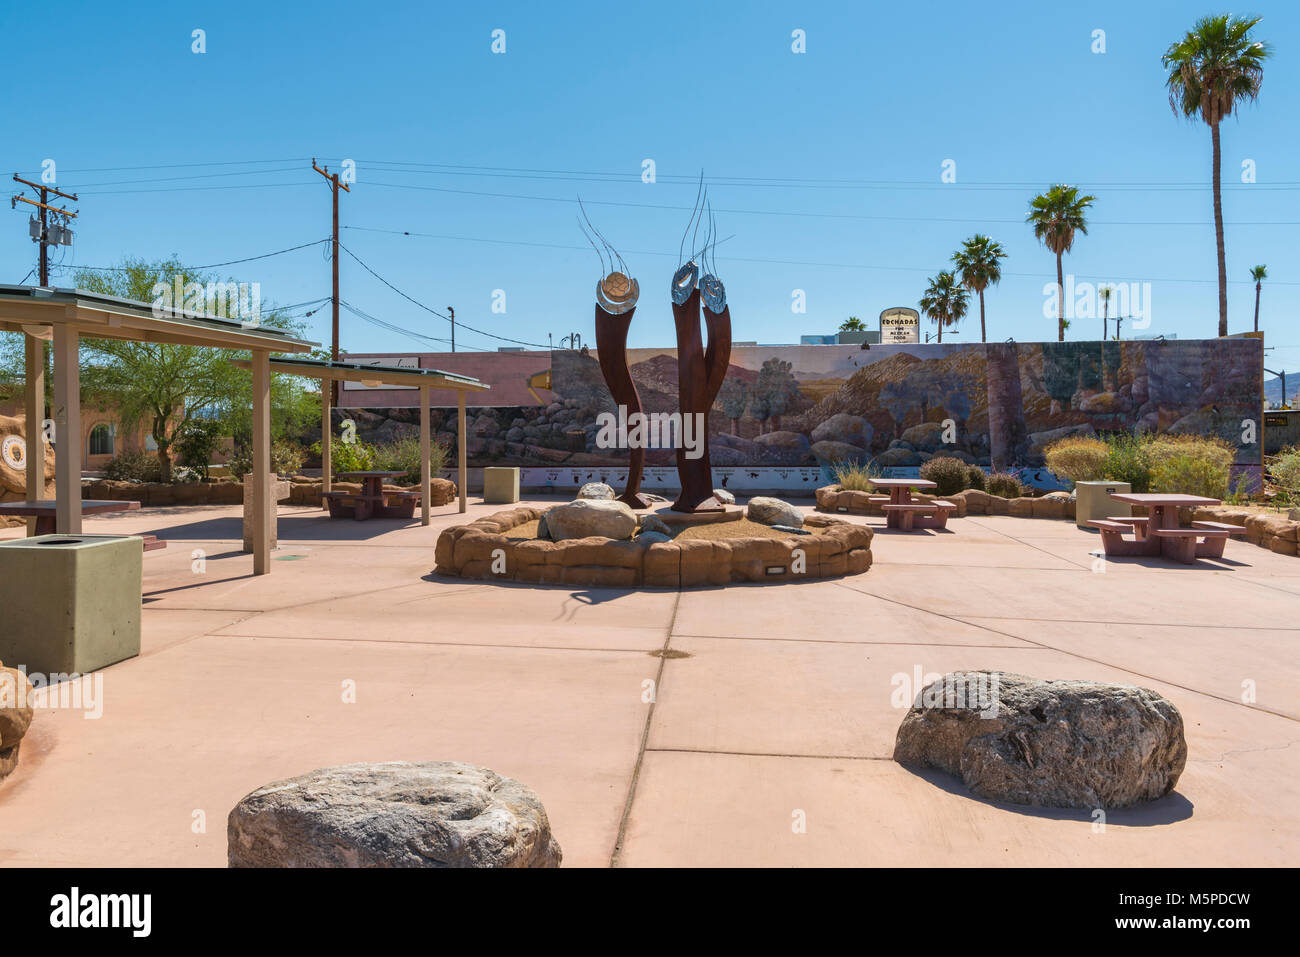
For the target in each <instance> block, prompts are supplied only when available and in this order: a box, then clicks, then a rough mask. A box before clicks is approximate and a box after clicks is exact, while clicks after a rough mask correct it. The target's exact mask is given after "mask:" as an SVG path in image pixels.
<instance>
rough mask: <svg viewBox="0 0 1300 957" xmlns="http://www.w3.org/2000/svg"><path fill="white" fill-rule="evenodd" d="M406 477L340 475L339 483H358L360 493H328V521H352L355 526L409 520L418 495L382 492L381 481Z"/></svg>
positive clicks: (372, 472) (380, 473)
mask: <svg viewBox="0 0 1300 957" xmlns="http://www.w3.org/2000/svg"><path fill="white" fill-rule="evenodd" d="M405 474H406V472H404V471H402V470H400V469H399V470H398V471H395V472H386V471H383V470H380V469H367V470H364V471H357V472H340V473H339V478H341V479H357V480H360V482H361V491H360V492H349V491H346V490H342V489H339V490H336V491H332V492H329V493H328V494H327V495H326V496H325V501H326V503H327V504H328V506H329V510H330V518H353V519H356V520H357V521H358V522H361V521H365V520H366V519H368V518H412V517H413V516H414V515H415V503H416V502H417V501H418V500H419V498H420V493H419V492H386V491H384V479H387V478H398V477H399V476H402V475H405Z"/></svg>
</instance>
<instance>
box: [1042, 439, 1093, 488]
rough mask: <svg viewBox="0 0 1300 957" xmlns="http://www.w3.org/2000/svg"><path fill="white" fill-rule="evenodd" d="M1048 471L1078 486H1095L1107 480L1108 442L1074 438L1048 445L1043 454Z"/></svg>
mask: <svg viewBox="0 0 1300 957" xmlns="http://www.w3.org/2000/svg"><path fill="white" fill-rule="evenodd" d="M1043 455H1044V457H1045V458H1046V459H1047V468H1048V471H1050V472H1051V473H1052V474H1053V475H1055V476H1057V477H1058V478H1063V479H1066V480H1068V481H1069V482H1070V483H1071V484H1073V483H1075V482H1095V481H1097V480H1098V479H1103V478H1105V477H1106V459H1107V458H1108V457H1109V456H1110V446H1109V445H1107V444H1106V442H1105V440H1103V439H1099V438H1095V437H1094V436H1089V435H1071V436H1068V437H1066V438H1064V439H1060V440H1058V441H1056V442H1053V443H1052V444H1051V445H1049V446H1048V447H1047V448H1046V450H1044V452H1043Z"/></svg>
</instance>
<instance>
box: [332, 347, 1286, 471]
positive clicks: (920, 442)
mask: <svg viewBox="0 0 1300 957" xmlns="http://www.w3.org/2000/svg"><path fill="white" fill-rule="evenodd" d="M629 361H630V363H631V371H632V378H633V380H634V381H635V382H636V385H637V391H638V393H639V394H640V396H641V401H642V405H643V407H644V409H645V411H646V413H648V414H654V413H673V412H676V411H677V358H676V353H675V350H673V349H632V350H629ZM1261 362H1262V356H1261V353H1260V347H1259V343H1258V340H1251V339H1206V340H1132V341H1124V342H1114V341H1111V342H1105V343H1102V342H1037V343H1014V342H1012V343H958V344H954V343H944V344H923V345H874V346H872V348H871V349H869V350H863V349H859V348H857V347H855V346H820V345H801V346H735V347H733V349H732V353H731V364H730V365H729V366H728V370H727V377H726V379H725V380H724V382H723V384H722V388H721V389H720V391H719V393H718V398H717V401H716V402H715V403H714V405H713V408H712V410H711V412H710V415H709V448H710V457H711V460H712V462H713V464H714V466H718V467H737V466H767V467H792V466H818V465H820V466H831V465H834V464H836V463H840V462H846V461H847V462H873V463H874V464H875V465H876V466H878V467H884V468H889V467H902V468H915V467H917V466H919V465H921V464H923V463H924V462H926V461H928V460H929V459H930V458H931V457H933V456H934V455H936V454H940V453H942V454H944V455H952V456H955V457H957V458H960V459H962V460H963V461H966V462H970V463H973V464H979V465H983V466H989V467H997V468H1000V469H1007V468H1011V467H1017V466H1018V467H1027V468H1040V467H1042V465H1043V464H1044V463H1043V449H1044V448H1045V447H1046V446H1047V445H1048V444H1050V443H1051V442H1052V441H1054V440H1055V439H1057V438H1061V437H1064V436H1066V435H1073V434H1085V435H1087V434H1096V433H1113V432H1128V433H1133V432H1138V431H1159V432H1174V433H1197V434H1212V435H1218V436H1220V437H1222V438H1224V439H1226V440H1228V441H1229V442H1231V443H1233V444H1234V445H1235V446H1236V447H1237V448H1238V457H1237V462H1238V464H1239V465H1245V466H1253V467H1255V468H1258V465H1259V461H1260V458H1259V455H1260V448H1259V445H1258V443H1257V442H1250V443H1246V442H1243V437H1244V436H1243V431H1242V429H1241V422H1242V420H1243V419H1247V418H1257V417H1258V415H1259V409H1260V403H1261V395H1262V393H1261V389H1262V385H1261V383H1262V378H1263V370H1262V366H1261ZM551 364H552V369H551V384H552V390H553V394H554V395H555V398H554V400H553V401H551V402H549V403H548V404H546V405H537V406H522V407H521V406H512V407H503V408H476V409H470V410H468V413H467V415H468V429H467V431H468V433H469V434H468V436H467V439H466V452H467V455H468V458H469V460H470V463H471V464H472V465H475V466H479V465H498V464H505V465H523V466H534V467H539V466H573V467H575V468H576V467H580V466H596V465H604V466H619V465H626V464H627V452H626V450H620V449H601V448H597V446H596V444H595V437H596V434H597V432H598V431H599V426H598V424H597V416H599V415H600V414H601V413H602V412H614V411H615V407H614V402H613V398H612V397H611V396H610V394H609V391H608V390H607V389H606V387H605V383H604V379H603V378H602V376H601V374H600V367H599V363H598V361H597V359H596V357H595V356H594V355H593V354H591V353H590V352H587V351H573V350H556V351H554V352H552V353H551ZM335 416H336V419H337V420H340V421H341V419H343V418H345V417H347V418H351V419H353V420H354V421H355V422H356V423H357V426H358V434H359V435H360V437H361V438H362V439H363V440H365V441H368V442H373V441H383V440H386V439H391V438H396V437H401V436H407V435H410V436H414V435H416V434H417V432H418V421H419V420H418V410H416V409H339V410H335ZM433 416H434V428H435V430H437V433H438V436H437V437H438V440H439V441H440V442H443V443H444V444H446V445H447V446H448V447H449V448H454V447H455V444H456V439H457V436H456V434H455V432H456V421H455V411H454V410H450V409H437V410H434V411H433ZM946 423H950V424H951V425H952V426H953V429H952V430H948V434H947V435H946V436H945V434H944V433H945V424H946ZM646 464H647V465H659V466H668V465H672V464H673V453H672V450H671V449H670V448H652V449H648V450H647V454H646Z"/></svg>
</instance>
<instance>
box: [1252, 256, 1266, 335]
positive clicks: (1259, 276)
mask: <svg viewBox="0 0 1300 957" xmlns="http://www.w3.org/2000/svg"><path fill="white" fill-rule="evenodd" d="M1250 278H1251V279H1253V280H1255V331H1256V332H1259V290H1260V287H1261V286H1263V284H1264V280H1265V279H1267V278H1268V267H1267V266H1252V267H1251V269H1250Z"/></svg>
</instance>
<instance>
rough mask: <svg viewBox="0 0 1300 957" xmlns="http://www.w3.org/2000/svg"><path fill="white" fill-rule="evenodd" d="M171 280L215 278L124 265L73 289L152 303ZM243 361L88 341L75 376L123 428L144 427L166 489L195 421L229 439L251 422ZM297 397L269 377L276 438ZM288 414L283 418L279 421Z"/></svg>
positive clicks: (297, 386) (275, 319)
mask: <svg viewBox="0 0 1300 957" xmlns="http://www.w3.org/2000/svg"><path fill="white" fill-rule="evenodd" d="M176 276H179V277H180V278H181V282H182V284H184V283H199V284H202V285H204V286H205V287H206V285H207V283H209V282H214V279H213V277H211V276H204V275H201V274H199V273H197V272H195V271H193V270H191V269H188V268H186V267H185V266H184V265H183V264H181V263H180V262H179V261H178V260H176V259H175V258H172V259H167V260H162V261H159V262H154V263H149V262H145V261H144V260H140V259H126V260H124V261H123V263H122V266H121V268H120V269H119V270H117V271H115V272H110V273H100V272H92V271H89V270H82V271H80V272H78V273H77V274H76V283H77V287H78V288H80V289H85V290H88V291H90V292H95V293H100V294H104V295H110V296H119V297H121V298H124V299H133V300H136V301H139V302H151V301H153V300H154V298H155V292H154V290H155V287H156V286H157V284H159V283H163V284H165V285H166V286H168V287H171V286H173V283H174V281H175V279H174V277H176ZM261 322H262V324H263V325H267V326H274V327H276V328H281V329H285V330H286V331H290V332H298V331H300V330H299V328H298V327H297V326H296V325H295V324H294V323H292V322H289V321H286V320H285V319H284V318H283V317H282V316H280V315H278V314H277V313H276V312H275V311H274V310H272V311H269V312H267V313H264V314H263V315H262V317H261ZM246 357H247V353H245V352H242V351H240V350H238V349H212V348H204V347H202V346H188V345H170V344H164V343H152V342H128V341H122V340H117V339H92V338H87V339H85V340H83V348H82V350H81V366H82V369H81V376H82V383H83V387H84V389H85V391H86V393H88V394H90V395H94V396H96V397H97V398H99V399H101V400H107V401H110V402H111V403H112V404H113V406H114V407H115V408H116V409H117V412H118V417H119V419H120V420H121V422H122V424H123V425H124V426H126V427H127V428H135V427H136V426H139V425H143V426H144V427H145V428H146V429H147V430H148V432H149V435H150V436H151V437H152V438H153V440H154V442H155V444H156V445H157V447H158V451H157V455H158V463H159V467H160V470H161V473H162V480H163V481H164V482H166V481H170V480H171V471H172V452H173V447H174V446H175V444H176V442H177V440H178V439H179V438H180V437H181V436H182V435H183V434H184V432H185V431H186V430H187V428H188V426H189V424H190V423H191V422H192V421H193V420H194V419H195V418H196V413H198V414H199V415H202V416H205V417H208V418H214V417H215V418H216V419H217V420H218V421H221V422H222V424H223V425H225V426H226V427H227V428H228V429H230V430H231V432H232V434H235V433H236V432H237V431H238V428H239V423H240V420H241V417H242V418H249V417H250V416H251V412H250V411H249V410H250V407H251V405H252V375H251V373H249V372H248V371H246V370H243V369H238V368H236V367H235V366H234V365H233V364H232V362H233V360H235V359H240V358H246ZM303 392H304V388H303V384H302V381H301V380H296V379H293V378H290V377H288V376H272V377H271V402H272V416H271V417H272V421H273V422H276V423H277V424H279V425H280V428H281V430H283V427H284V425H283V423H284V420H285V419H286V418H291V419H292V418H293V417H294V415H295V414H300V413H299V412H298V411H297V410H299V409H300V407H301V406H302V404H303V402H304V396H303ZM308 401H309V399H308ZM318 402H319V400H317V403H318ZM317 408H319V405H317ZM200 410H202V411H200ZM286 410H288V411H289V412H290V413H291V414H290V415H289V416H286V415H285V414H284V413H285V411H286ZM250 432H251V429H250ZM235 438H236V443H235V444H236V450H238V448H239V446H240V442H239V436H238V435H237V434H235Z"/></svg>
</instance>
